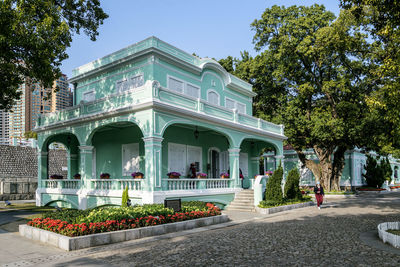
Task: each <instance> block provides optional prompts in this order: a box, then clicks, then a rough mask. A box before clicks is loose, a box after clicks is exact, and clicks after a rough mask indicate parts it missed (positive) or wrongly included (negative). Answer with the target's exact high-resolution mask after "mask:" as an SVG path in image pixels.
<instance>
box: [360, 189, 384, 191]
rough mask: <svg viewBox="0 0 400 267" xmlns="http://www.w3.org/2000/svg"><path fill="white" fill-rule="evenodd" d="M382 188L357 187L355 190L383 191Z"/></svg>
mask: <svg viewBox="0 0 400 267" xmlns="http://www.w3.org/2000/svg"><path fill="white" fill-rule="evenodd" d="M385 190H386V189H383V188H358V189H357V191H385Z"/></svg>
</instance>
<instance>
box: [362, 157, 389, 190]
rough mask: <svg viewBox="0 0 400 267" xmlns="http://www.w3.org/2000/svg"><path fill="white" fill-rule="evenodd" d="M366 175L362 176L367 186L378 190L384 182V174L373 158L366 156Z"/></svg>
mask: <svg viewBox="0 0 400 267" xmlns="http://www.w3.org/2000/svg"><path fill="white" fill-rule="evenodd" d="M364 169H365V170H366V173H365V174H363V176H364V178H365V181H366V182H367V185H368V186H371V187H374V188H380V187H381V186H382V184H383V182H384V181H385V172H384V170H383V168H381V166H380V165H379V164H378V162H377V161H376V159H375V158H373V157H372V156H370V155H367V162H366V165H365V166H364Z"/></svg>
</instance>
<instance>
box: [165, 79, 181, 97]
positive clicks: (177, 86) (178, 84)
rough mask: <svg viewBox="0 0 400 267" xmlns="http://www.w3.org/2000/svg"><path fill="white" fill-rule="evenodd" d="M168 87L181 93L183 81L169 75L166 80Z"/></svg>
mask: <svg viewBox="0 0 400 267" xmlns="http://www.w3.org/2000/svg"><path fill="white" fill-rule="evenodd" d="M168 86H169V89H171V90H174V91H177V92H179V93H183V82H181V81H178V80H175V79H174V78H171V77H169V80H168Z"/></svg>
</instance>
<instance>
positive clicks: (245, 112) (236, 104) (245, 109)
mask: <svg viewBox="0 0 400 267" xmlns="http://www.w3.org/2000/svg"><path fill="white" fill-rule="evenodd" d="M227 99H228V100H229V101H232V102H234V103H235V109H236V110H237V111H238V113H240V114H247V105H246V104H244V103H243V102H240V101H237V100H234V99H232V98H230V97H227V96H225V108H227V109H230V110H233V109H231V108H228V107H227V106H226V100H227ZM238 103H239V104H240V105H243V106H244V113H242V112H239V109H238V108H237V107H238Z"/></svg>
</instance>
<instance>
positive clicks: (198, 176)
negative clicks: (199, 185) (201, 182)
mask: <svg viewBox="0 0 400 267" xmlns="http://www.w3.org/2000/svg"><path fill="white" fill-rule="evenodd" d="M196 176H197V178H207V174H205V173H203V172H198V173H197V175H196Z"/></svg>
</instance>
